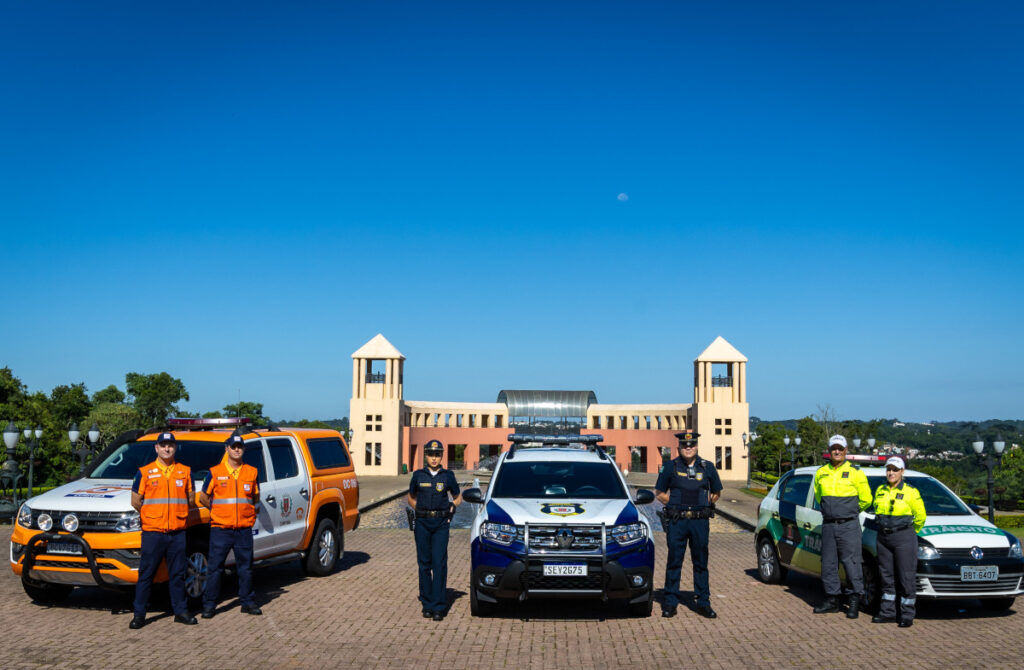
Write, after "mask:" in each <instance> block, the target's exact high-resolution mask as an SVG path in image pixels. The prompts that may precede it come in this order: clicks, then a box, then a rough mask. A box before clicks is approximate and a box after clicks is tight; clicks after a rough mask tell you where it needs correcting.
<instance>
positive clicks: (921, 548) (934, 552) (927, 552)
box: [917, 542, 939, 561]
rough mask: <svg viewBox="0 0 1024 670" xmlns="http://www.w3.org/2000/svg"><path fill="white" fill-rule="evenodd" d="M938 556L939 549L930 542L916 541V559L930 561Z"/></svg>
mask: <svg viewBox="0 0 1024 670" xmlns="http://www.w3.org/2000/svg"><path fill="white" fill-rule="evenodd" d="M938 557H939V550H938V549H936V548H935V547H933V546H932V545H930V544H925V543H923V542H918V543H917V560H919V561H930V560H932V559H936V558H938Z"/></svg>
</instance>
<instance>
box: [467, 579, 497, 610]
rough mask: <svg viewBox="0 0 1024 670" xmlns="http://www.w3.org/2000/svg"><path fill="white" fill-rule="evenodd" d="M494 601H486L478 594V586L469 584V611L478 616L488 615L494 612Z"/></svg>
mask: <svg viewBox="0 0 1024 670" xmlns="http://www.w3.org/2000/svg"><path fill="white" fill-rule="evenodd" d="M494 610H495V605H494V603H485V602H483V601H482V600H480V598H479V597H478V596H477V592H476V586H474V585H473V584H470V585H469V613H470V614H472V615H473V616H477V617H488V616H491V615H492V614H494Z"/></svg>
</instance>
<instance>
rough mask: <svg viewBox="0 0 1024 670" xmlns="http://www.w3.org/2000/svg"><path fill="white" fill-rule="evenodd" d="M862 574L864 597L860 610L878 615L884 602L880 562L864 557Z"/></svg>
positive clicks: (871, 557)
mask: <svg viewBox="0 0 1024 670" xmlns="http://www.w3.org/2000/svg"><path fill="white" fill-rule="evenodd" d="M861 573H862V575H863V579H864V595H863V596H862V597H861V603H860V609H861V610H862V611H864V612H868V613H869V614H877V613H878V607H879V605H880V604H881V602H882V577H881V575H879V574H878V561H876V560H875V558H874V557H873V556H864V562H863V567H862V569H861Z"/></svg>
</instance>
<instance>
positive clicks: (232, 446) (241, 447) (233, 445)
mask: <svg viewBox="0 0 1024 670" xmlns="http://www.w3.org/2000/svg"><path fill="white" fill-rule="evenodd" d="M228 449H245V445H244V444H229V445H228Z"/></svg>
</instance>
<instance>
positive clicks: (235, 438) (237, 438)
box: [224, 433, 245, 447]
mask: <svg viewBox="0 0 1024 670" xmlns="http://www.w3.org/2000/svg"><path fill="white" fill-rule="evenodd" d="M244 445H245V440H243V439H242V436H241V435H239V434H238V433H235V434H233V435H232V436H231V437H229V438H228V441H227V442H225V443H224V446H225V447H241V446H244Z"/></svg>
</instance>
